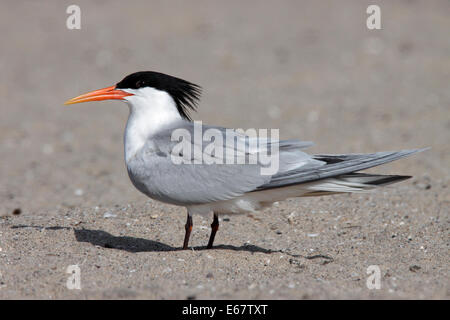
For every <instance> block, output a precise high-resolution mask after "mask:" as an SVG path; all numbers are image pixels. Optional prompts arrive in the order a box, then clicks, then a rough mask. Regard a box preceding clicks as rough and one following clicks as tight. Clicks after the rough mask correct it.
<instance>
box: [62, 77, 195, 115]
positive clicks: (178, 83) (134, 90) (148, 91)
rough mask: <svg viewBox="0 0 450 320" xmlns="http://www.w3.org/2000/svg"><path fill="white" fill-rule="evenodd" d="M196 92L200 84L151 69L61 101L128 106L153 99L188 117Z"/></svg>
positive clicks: (147, 102) (149, 104) (148, 103)
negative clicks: (124, 103)
mask: <svg viewBox="0 0 450 320" xmlns="http://www.w3.org/2000/svg"><path fill="white" fill-rule="evenodd" d="M200 94H201V87H200V86H198V85H196V84H193V83H190V82H188V81H186V80H183V79H179V78H176V77H172V76H169V75H166V74H163V73H159V72H154V71H140V72H135V73H132V74H130V75H128V76H126V77H125V78H124V79H123V80H122V81H120V82H119V83H117V84H116V85H113V86H110V87H107V88H103V89H99V90H95V91H91V92H88V93H85V94H82V95H80V96H78V97H75V98H73V99H70V100H68V101H66V102H65V103H64V104H66V105H67V104H74V103H81V102H89V101H101V100H122V101H124V102H126V103H128V104H129V105H130V106H132V107H139V108H147V107H150V106H151V105H152V103H153V102H155V103H160V104H161V101H166V102H167V103H166V104H170V105H174V106H175V107H176V109H177V110H178V113H179V114H180V116H181V117H182V118H184V119H187V120H191V118H190V116H189V111H192V110H194V111H195V110H196V108H197V102H198V100H199V98H200ZM168 107H169V106H168Z"/></svg>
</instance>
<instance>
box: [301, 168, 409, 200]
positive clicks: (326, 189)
mask: <svg viewBox="0 0 450 320" xmlns="http://www.w3.org/2000/svg"><path fill="white" fill-rule="evenodd" d="M409 178H411V176H399V175H380V174H365V173H350V174H346V175H342V176H337V177H334V178H328V179H324V180H320V181H317V182H315V183H312V184H309V185H308V187H307V189H308V190H311V191H310V192H307V193H305V194H303V197H312V196H322V195H331V194H337V193H353V192H355V193H361V192H367V191H369V190H372V189H374V188H377V187H381V186H386V185H389V184H392V183H396V182H400V181H403V180H406V179H409Z"/></svg>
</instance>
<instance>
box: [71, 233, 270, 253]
mask: <svg viewBox="0 0 450 320" xmlns="http://www.w3.org/2000/svg"><path fill="white" fill-rule="evenodd" d="M74 233H75V238H76V239H77V241H79V242H89V243H91V244H93V245H96V246H101V247H105V248H113V249H118V250H125V251H128V252H158V251H179V250H182V248H181V247H172V246H169V245H167V244H164V243H162V242H158V241H154V240H147V239H142V238H134V237H127V236H114V235H112V234H110V233H108V232H105V231H102V230H89V229H74ZM215 249H221V250H235V251H249V252H262V253H273V252H277V251H272V250H269V249H264V248H261V247H258V246H254V245H243V246H240V247H236V246H231V245H217V246H214V248H213V249H212V250H215ZM194 250H207V249H206V246H202V247H194Z"/></svg>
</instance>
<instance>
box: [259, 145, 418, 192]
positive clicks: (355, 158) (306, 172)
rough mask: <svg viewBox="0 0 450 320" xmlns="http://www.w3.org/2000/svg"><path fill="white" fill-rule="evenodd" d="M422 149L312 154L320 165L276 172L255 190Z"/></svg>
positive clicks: (312, 178) (327, 175)
mask: <svg viewBox="0 0 450 320" xmlns="http://www.w3.org/2000/svg"><path fill="white" fill-rule="evenodd" d="M424 150H426V148H425V149H412V150H401V151H390V152H376V153H369V154H341V155H314V158H315V159H317V160H320V161H323V163H324V164H323V165H322V166H319V167H314V168H308V169H306V168H305V169H303V168H300V169H296V170H291V171H288V172H284V173H279V174H276V175H274V176H273V177H272V179H271V181H270V182H269V183H267V184H264V185H262V186H260V187H258V188H257V190H267V189H273V188H280V187H286V186H290V185H297V184H302V183H306V182H312V181H317V180H322V179H325V178H330V177H337V176H342V175H345V174H349V173H354V172H357V171H360V170H364V169H368V168H372V167H375V166H379V165H382V164H385V163H388V162H391V161H394V160H397V159H400V158H404V157H407V156H409V155H412V154H414V153H417V152H421V151H424Z"/></svg>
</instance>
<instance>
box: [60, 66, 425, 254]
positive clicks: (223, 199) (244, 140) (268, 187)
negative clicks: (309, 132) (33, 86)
mask: <svg viewBox="0 0 450 320" xmlns="http://www.w3.org/2000/svg"><path fill="white" fill-rule="evenodd" d="M200 94H201V87H200V86H198V85H196V84H193V83H191V82H188V81H185V80H182V79H179V78H176V77H173V76H170V75H166V74H163V73H159V72H154V71H141V72H136V73H133V74H130V75H128V76H126V77H125V78H124V79H123V80H122V81H120V82H118V83H117V84H116V85H113V86H110V87H107V88H104V89H100V90H95V91H92V92H89V93H86V94H83V95H80V96H78V97H75V98H73V99H70V100H68V101H66V102H65V104H74V103H80V102H89V101H101V100H122V101H124V102H125V103H126V104H127V105H128V107H129V116H128V121H127V124H126V129H125V134H124V151H125V162H126V167H127V170H128V175H129V177H130V179H131V182H132V183H133V185H134V186H135V187H136V188H137V189H138V190H139V191H141V192H142V193H144V194H145V195H147V196H148V197H150V198H152V199H155V200H158V201H161V202H165V203H169V204H173V205H177V206H184V207H186V208H187V221H186V224H185V230H186V231H185V237H184V243H183V249H187V248H188V244H189V238H190V234H191V231H192V226H193V222H192V216H193V215H194V214H203V215H208V214H212V216H213V222H212V224H211V235H210V238H209V242H208V245H207V248H208V249H210V248H212V246H213V242H214V238H215V235H216V232H217V230H218V228H219V214H238V213H249V212H255V211H258V210H261V209H263V208H266V207H269V206H270V205H272V204H273V203H274V202H278V201H281V200H285V199H287V198H293V197H307V196H322V195H330V194H340V193H353V192H365V191H368V190H371V189H375V188H377V187H380V186H385V185H388V184H391V183H394V182H399V181H402V180H405V179H408V178H410V177H411V176H403V175H379V174H367V173H361V172H360V171H361V170H364V169H368V168H371V167H375V166H378V165H382V164H385V163H388V162H391V161H394V160H397V159H400V158H403V157H406V156H409V155H411V154H413V153H416V152H420V151H423V150H425V149H412V150H401V151H393V152H376V153H369V154H316V155H310V154H307V153H305V152H303V151H302V150H301V149H303V148H305V147H308V146H310V145H312V143H311V142H305V141H300V140H279V139H278V140H276V139H268V138H267V137H250V136H249V135H246V134H243V133H242V132H239V131H238V130H231V129H226V128H223V127H218V126H206V125H203V126H202V128H201V133H202V134H204V133H205V132H206V131H208V130H210V131H211V130H214V132H215V133H216V134H217V133H219V134H223V135H224V136H225V135H228V136H230V135H231V138H232V140H233V141H234V142H236V141H237V142H240V143H237V142H236V143H231V144H230V143H226V144H224V145H223V150H216V151H217V152H206V151H207V149H208V146H210V144H211V143H212V142H211V141H212V139H211V140H210V141H208V139H202V138H201V139H197V138H194V139H191V140H190V141H189V140H188V141H187V142H186V141H184V142H183V143H184V145H183V146H184V147H188V148H187V149H186V148H185V149H180V148H177V146H178V147H179V144H180V141H179V140H180V139H178V140H177V139H174V132H177V131H178V132H180V130H181V131H182V132H187V133H189V134H191V135H192V136H194V135H195V130H196V128H195V126H196V122H194V121H192V119H191V117H190V112H191V111H195V110H196V109H197V105H198V101H199V99H200ZM192 136H191V137H192ZM216 138H217V137H216ZM183 140H184V139H183ZM216 140H220V139H216ZM274 147H275V148H274ZM175 149H176V151H174V150H175ZM210 149H211V148H210ZM186 150H187V151H186ZM198 150H200V152H196V151H198ZM273 150H275V151H273ZM219 151H220V152H219ZM222 151H223V152H222ZM270 152H272V153H271V156H276V160H277V170H276V172H272V173H270V174H267V173H263V170H262V169H263V168H264V167H267V165H266V163H263V161H260V160H257V161H256V162H255V161H253V162H250V161H247V160H249V158H250V157H251V156H260V155H263V154H264V153H270ZM223 153H226V154H227V155H228V154H230V155H232V156H231V157H232V158H233V159H234V160H236V159H237V160H238V161H237V162H236V161H235V162H234V163H229V161H227V160H229V158H230V157H228V156H227V155H225V156H224V155H223ZM205 154H207V155H208V156H209V158H208V157H206V158H208V159H209V161H205V157H204V155H205ZM199 155H200V156H199ZM225 158H226V159H225Z"/></svg>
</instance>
